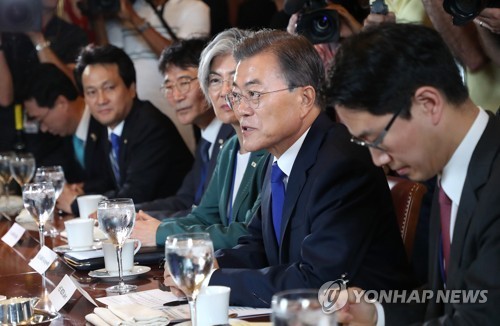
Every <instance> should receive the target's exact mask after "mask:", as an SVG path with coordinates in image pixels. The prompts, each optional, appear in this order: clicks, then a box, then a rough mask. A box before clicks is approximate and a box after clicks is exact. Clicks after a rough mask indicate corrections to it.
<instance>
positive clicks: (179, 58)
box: [158, 38, 208, 74]
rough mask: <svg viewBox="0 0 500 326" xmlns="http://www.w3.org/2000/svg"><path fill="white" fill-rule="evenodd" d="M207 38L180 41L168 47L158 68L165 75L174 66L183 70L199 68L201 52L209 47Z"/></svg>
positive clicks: (162, 54)
mask: <svg viewBox="0 0 500 326" xmlns="http://www.w3.org/2000/svg"><path fill="white" fill-rule="evenodd" d="M207 41H208V40H207V39H205V38H192V39H187V40H180V41H177V42H175V43H174V44H172V45H170V46H169V47H166V48H165V49H164V50H163V52H162V53H161V55H160V60H159V63H158V68H159V69H160V71H161V73H162V74H165V72H166V70H167V68H168V66H170V65H173V66H176V67H179V68H181V69H187V68H190V67H195V68H198V65H199V63H200V56H201V52H202V51H203V49H204V48H205V46H206V45H207Z"/></svg>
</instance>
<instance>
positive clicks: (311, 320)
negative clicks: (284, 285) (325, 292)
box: [271, 289, 337, 326]
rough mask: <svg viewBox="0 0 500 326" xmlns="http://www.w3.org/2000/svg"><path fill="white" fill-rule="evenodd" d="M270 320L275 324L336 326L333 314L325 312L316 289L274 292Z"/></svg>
mask: <svg viewBox="0 0 500 326" xmlns="http://www.w3.org/2000/svg"><path fill="white" fill-rule="evenodd" d="M271 307H272V315H271V320H272V322H273V325H275V326H292V325H293V326H336V325H337V321H336V318H335V314H333V313H325V312H323V310H322V305H321V303H320V302H319V299H318V290H315V289H296V290H288V291H283V292H278V293H276V294H275V295H274V296H273V298H272V303H271Z"/></svg>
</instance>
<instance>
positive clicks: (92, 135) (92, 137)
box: [90, 133, 97, 141]
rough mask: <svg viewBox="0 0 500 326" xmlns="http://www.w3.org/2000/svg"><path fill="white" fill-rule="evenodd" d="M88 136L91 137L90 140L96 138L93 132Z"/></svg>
mask: <svg viewBox="0 0 500 326" xmlns="http://www.w3.org/2000/svg"><path fill="white" fill-rule="evenodd" d="M90 138H91V139H92V141H96V140H97V136H96V134H94V133H91V134H90Z"/></svg>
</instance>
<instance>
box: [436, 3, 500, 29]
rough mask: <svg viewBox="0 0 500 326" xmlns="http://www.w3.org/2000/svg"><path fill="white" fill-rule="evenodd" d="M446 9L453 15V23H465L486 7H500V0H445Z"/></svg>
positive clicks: (458, 24)
mask: <svg viewBox="0 0 500 326" xmlns="http://www.w3.org/2000/svg"><path fill="white" fill-rule="evenodd" d="M443 8H444V10H445V11H446V12H447V13H449V14H450V15H451V16H452V17H453V24H454V25H457V26H460V25H465V24H466V23H468V22H469V21H471V20H473V19H474V18H475V17H476V16H477V15H479V13H480V12H481V11H482V10H483V9H484V8H500V0H444V1H443Z"/></svg>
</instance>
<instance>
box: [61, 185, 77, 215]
mask: <svg viewBox="0 0 500 326" xmlns="http://www.w3.org/2000/svg"><path fill="white" fill-rule="evenodd" d="M80 195H83V183H80V184H76V183H75V184H65V185H64V188H63V191H62V193H61V196H59V198H58V199H57V204H56V207H57V209H60V210H62V211H63V212H65V213H68V214H71V212H72V211H71V204H72V203H73V201H74V200H75V199H76V197H78V196H80Z"/></svg>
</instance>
